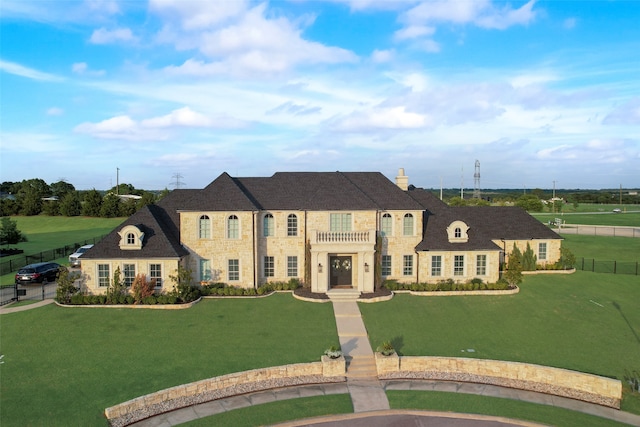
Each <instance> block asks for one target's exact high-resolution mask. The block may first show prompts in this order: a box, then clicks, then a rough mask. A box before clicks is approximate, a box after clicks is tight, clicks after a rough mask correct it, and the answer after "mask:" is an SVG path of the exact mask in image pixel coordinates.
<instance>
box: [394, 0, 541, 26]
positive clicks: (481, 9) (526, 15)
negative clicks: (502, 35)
mask: <svg viewBox="0 0 640 427" xmlns="http://www.w3.org/2000/svg"><path fill="white" fill-rule="evenodd" d="M534 4H535V0H530V1H529V2H527V3H526V4H524V5H522V6H521V7H520V8H518V9H513V8H512V7H511V5H509V4H505V5H504V6H503V7H502V8H497V7H496V6H494V4H493V3H492V2H491V1H490V0H474V1H458V0H435V1H429V2H422V3H420V4H419V5H418V6H416V7H414V8H412V9H411V10H409V11H407V12H406V13H405V14H404V15H403V17H402V19H403V21H405V22H407V23H408V24H409V25H421V24H424V23H437V22H444V23H447V22H450V23H454V24H460V25H462V24H473V25H476V26H478V27H481V28H491V29H501V30H502V29H505V28H508V27H510V26H513V25H523V24H528V23H529V22H531V21H532V20H533V19H535V16H536V14H535V12H534V11H533V5H534Z"/></svg>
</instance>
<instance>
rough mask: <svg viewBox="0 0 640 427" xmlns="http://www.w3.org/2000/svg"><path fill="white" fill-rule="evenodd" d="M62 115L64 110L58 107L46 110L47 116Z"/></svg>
mask: <svg viewBox="0 0 640 427" xmlns="http://www.w3.org/2000/svg"><path fill="white" fill-rule="evenodd" d="M63 114H64V110H63V109H62V108H58V107H51V108H49V109H47V116H61V115H63Z"/></svg>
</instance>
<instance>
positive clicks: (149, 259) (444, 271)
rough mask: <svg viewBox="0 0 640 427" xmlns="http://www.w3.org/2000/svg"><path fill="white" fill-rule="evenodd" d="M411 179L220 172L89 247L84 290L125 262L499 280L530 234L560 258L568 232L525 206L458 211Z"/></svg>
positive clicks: (369, 282) (363, 288)
mask: <svg viewBox="0 0 640 427" xmlns="http://www.w3.org/2000/svg"><path fill="white" fill-rule="evenodd" d="M407 183H408V177H407V176H406V175H404V171H403V170H400V172H399V174H398V176H397V177H396V183H395V184H394V183H392V182H391V181H389V180H388V179H386V178H385V177H384V176H382V175H381V174H379V173H377V172H351V173H343V172H332V173H277V174H275V175H274V176H272V177H269V178H232V177H230V176H229V175H227V174H222V175H221V176H219V177H218V178H217V179H216V180H215V181H213V182H212V183H211V184H209V185H208V186H207V187H206V188H205V189H203V190H176V191H174V192H172V193H170V194H169V195H168V196H166V197H165V198H164V199H163V200H161V201H160V202H159V203H158V204H157V205H152V206H149V207H145V208H143V209H141V210H140V211H138V212H137V213H136V214H134V215H133V216H132V217H130V218H129V219H128V220H127V221H125V223H123V225H122V226H121V227H119V228H118V229H116V230H114V232H112V233H111V234H110V235H108V236H107V238H105V240H104V241H102V242H99V243H98V244H96V245H95V246H94V247H93V248H92V249H90V250H89V251H87V252H86V253H85V255H83V273H84V277H85V280H84V284H85V290H87V291H89V292H91V293H103V292H104V291H105V290H106V286H103V285H104V281H105V280H104V278H103V280H102V286H101V284H100V274H102V275H103V276H104V274H105V271H107V270H108V274H109V275H110V277H111V278H112V277H113V272H114V271H115V269H116V268H117V267H120V269H121V272H124V270H125V265H126V266H128V268H129V271H131V269H134V270H135V272H136V274H138V273H142V274H145V275H147V277H151V275H152V273H153V271H152V270H153V269H155V270H156V274H157V272H158V271H161V275H162V277H161V279H162V287H159V288H158V290H159V291H160V292H168V291H171V289H172V288H173V283H171V281H170V280H169V276H171V275H174V274H175V272H176V270H177V268H178V265H182V266H184V267H186V268H188V269H189V270H191V272H192V278H193V279H194V281H195V282H197V283H201V284H206V283H213V282H224V283H227V284H228V285H231V286H237V287H243V288H256V287H258V286H260V285H263V284H265V283H267V282H281V281H282V282H286V281H289V280H291V279H298V280H300V281H301V282H304V284H305V285H306V286H308V287H309V288H310V289H311V291H312V292H318V293H324V292H328V291H330V290H331V289H332V288H333V287H352V288H354V289H356V290H358V291H360V292H364V293H370V292H374V291H375V284H376V275H379V276H380V278H381V279H382V280H387V279H390V280H397V281H400V282H405V283H415V282H423V283H424V282H437V281H440V280H447V279H453V280H455V281H456V282H467V281H470V280H471V279H473V278H480V279H482V280H483V281H484V282H485V283H487V282H496V281H497V280H498V279H499V277H500V267H501V263H502V262H503V261H504V258H505V252H507V253H508V252H510V251H511V249H512V247H513V244H514V242H515V243H516V244H517V245H518V247H520V249H521V250H522V251H524V250H525V249H526V245H527V243H530V244H531V245H532V249H533V250H534V252H535V253H536V255H537V257H538V262H539V263H542V264H544V263H552V262H555V261H556V260H557V259H558V258H559V256H560V244H561V238H560V236H558V235H557V234H555V233H554V232H552V231H550V230H549V229H548V228H546V227H545V226H544V225H542V224H541V223H540V222H539V221H537V220H536V219H535V218H533V217H531V216H530V215H528V214H526V212H524V211H522V210H520V209H518V208H480V207H478V208H470V209H469V208H452V207H449V206H447V205H446V204H444V203H443V202H442V201H440V200H438V199H437V198H435V196H434V195H433V194H432V193H430V192H428V191H426V190H423V189H416V188H415V187H412V186H408V185H407ZM129 240H130V241H131V242H129ZM132 265H134V266H133V267H132ZM100 269H102V270H101V272H100V273H99V271H98V270H100Z"/></svg>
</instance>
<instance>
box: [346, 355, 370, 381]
mask: <svg viewBox="0 0 640 427" xmlns="http://www.w3.org/2000/svg"><path fill="white" fill-rule="evenodd" d="M346 361H347V380H348V381H349V380H365V379H367V380H372V379H375V380H377V379H378V370H377V368H376V359H375V357H373V356H353V357H349V356H347V357H346Z"/></svg>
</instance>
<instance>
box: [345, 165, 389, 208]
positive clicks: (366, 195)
mask: <svg viewBox="0 0 640 427" xmlns="http://www.w3.org/2000/svg"><path fill="white" fill-rule="evenodd" d="M336 173H337V174H340V175H341V176H343V177H344V178H345V179H346V180H347V181H349V182H350V183H351V185H353V186H354V187H356V188H357V189H358V191H359V192H360V193H362V194H363V195H364V196H365V197H366V198H367V199H369V200H370V201H371V203H373V205H374V206H375V207H376V208H377V209H378V210H380V209H381V208H382V207H381V206H380V205H379V204H378V203H377V202H376V201H375V200H373V198H372V197H371V196H369V194H368V193H366V192H365V191H363V190H362V188H360V186H359V185H357V184H356V183H355V182H353V181H352V180H351V178H349V177H348V176H347V175H346V174H345V173H344V172H341V171H336Z"/></svg>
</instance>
